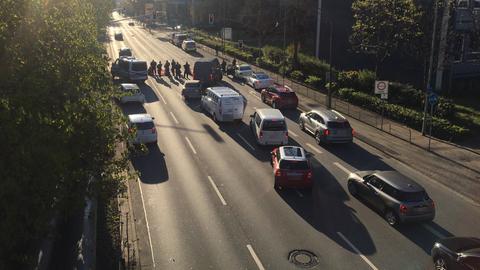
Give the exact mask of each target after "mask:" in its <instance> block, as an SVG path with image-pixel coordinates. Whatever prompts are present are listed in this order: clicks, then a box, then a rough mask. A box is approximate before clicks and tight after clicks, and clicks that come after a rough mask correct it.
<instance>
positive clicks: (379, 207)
mask: <svg viewBox="0 0 480 270" xmlns="http://www.w3.org/2000/svg"><path fill="white" fill-rule="evenodd" d="M347 187H348V191H349V192H350V194H351V195H352V196H355V197H358V198H361V199H363V200H364V201H365V202H366V203H367V204H369V205H371V206H372V207H373V208H374V209H375V210H376V211H378V212H379V213H381V214H383V217H384V218H385V220H386V221H387V222H388V224H390V225H391V226H396V225H398V224H400V223H405V222H420V221H431V220H433V219H434V218H435V203H434V201H433V200H432V198H430V196H428V193H427V192H426V191H425V189H424V188H423V187H422V186H421V185H420V184H418V183H417V182H415V181H414V180H412V179H410V178H408V177H407V176H405V175H403V174H401V173H399V172H397V171H358V172H354V173H351V174H350V175H349V176H348V181H347Z"/></svg>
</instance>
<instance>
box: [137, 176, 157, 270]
mask: <svg viewBox="0 0 480 270" xmlns="http://www.w3.org/2000/svg"><path fill="white" fill-rule="evenodd" d="M137 182H138V188H139V189H140V197H141V198H142V205H143V214H144V215H145V224H146V225H147V233H148V242H149V243H150V252H151V253H152V263H153V268H154V269H155V256H154V255H153V245H152V236H151V234H150V226H149V225H148V218H147V209H146V208H145V200H144V199H143V191H142V185H141V184H140V178H137Z"/></svg>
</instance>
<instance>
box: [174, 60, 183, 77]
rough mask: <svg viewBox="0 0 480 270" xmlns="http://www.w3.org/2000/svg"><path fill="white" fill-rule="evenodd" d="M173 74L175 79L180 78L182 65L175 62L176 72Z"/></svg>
mask: <svg viewBox="0 0 480 270" xmlns="http://www.w3.org/2000/svg"><path fill="white" fill-rule="evenodd" d="M175 74H176V75H177V78H181V77H182V65H180V63H178V62H177V70H176V71H175Z"/></svg>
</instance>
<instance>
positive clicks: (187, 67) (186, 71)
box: [183, 62, 190, 79]
mask: <svg viewBox="0 0 480 270" xmlns="http://www.w3.org/2000/svg"><path fill="white" fill-rule="evenodd" d="M188 75H190V65H189V64H188V62H186V63H185V65H183V78H184V79H189V78H188Z"/></svg>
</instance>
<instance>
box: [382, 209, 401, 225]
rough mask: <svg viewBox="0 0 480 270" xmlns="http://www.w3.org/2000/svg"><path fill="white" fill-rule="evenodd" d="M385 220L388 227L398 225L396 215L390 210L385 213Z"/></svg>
mask: <svg viewBox="0 0 480 270" xmlns="http://www.w3.org/2000/svg"><path fill="white" fill-rule="evenodd" d="M385 220H386V221H387V223H388V224H389V225H390V226H397V225H398V223H399V220H398V216H397V214H396V213H395V212H393V211H392V210H390V209H387V211H386V212H385Z"/></svg>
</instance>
